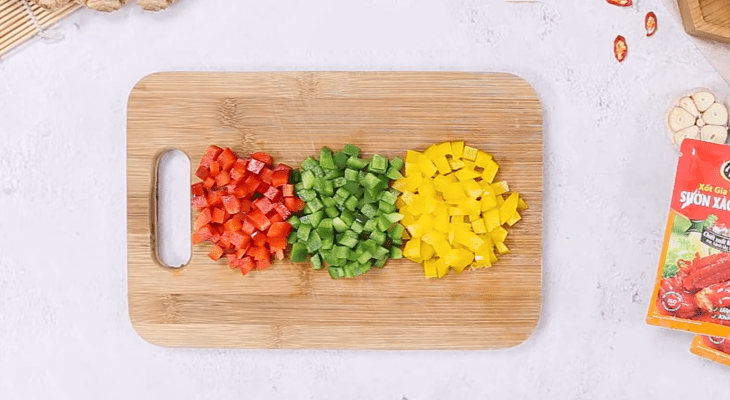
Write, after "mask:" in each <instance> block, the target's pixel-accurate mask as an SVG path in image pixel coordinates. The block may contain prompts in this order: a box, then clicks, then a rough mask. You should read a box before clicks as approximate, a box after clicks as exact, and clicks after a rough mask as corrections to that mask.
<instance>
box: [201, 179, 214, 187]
mask: <svg viewBox="0 0 730 400" xmlns="http://www.w3.org/2000/svg"><path fill="white" fill-rule="evenodd" d="M213 186H215V179H213V178H211V177H207V178H206V179H205V182H203V187H204V188H206V189H208V190H210V189H211V188H213Z"/></svg>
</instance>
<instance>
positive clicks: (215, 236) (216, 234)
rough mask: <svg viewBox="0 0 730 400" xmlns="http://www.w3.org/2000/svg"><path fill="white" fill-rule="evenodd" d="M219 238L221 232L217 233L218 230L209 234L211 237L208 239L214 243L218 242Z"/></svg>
mask: <svg viewBox="0 0 730 400" xmlns="http://www.w3.org/2000/svg"><path fill="white" fill-rule="evenodd" d="M220 240H221V234H220V233H218V232H215V233H214V234H213V236H211V238H210V241H211V242H213V243H216V244H217V243H218V242H220Z"/></svg>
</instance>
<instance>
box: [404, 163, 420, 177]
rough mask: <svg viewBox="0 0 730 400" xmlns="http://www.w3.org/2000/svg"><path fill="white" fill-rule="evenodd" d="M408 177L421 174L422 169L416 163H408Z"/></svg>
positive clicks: (406, 170)
mask: <svg viewBox="0 0 730 400" xmlns="http://www.w3.org/2000/svg"><path fill="white" fill-rule="evenodd" d="M405 172H406V176H409V175H413V174H419V173H421V167H419V166H418V164H416V163H406V167H405Z"/></svg>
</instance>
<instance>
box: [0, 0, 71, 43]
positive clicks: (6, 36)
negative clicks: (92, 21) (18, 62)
mask: <svg viewBox="0 0 730 400" xmlns="http://www.w3.org/2000/svg"><path fill="white" fill-rule="evenodd" d="M28 5H29V6H30V9H31V11H32V12H33V14H34V15H35V18H36V20H37V21H38V24H40V26H41V27H42V29H46V28H48V27H49V26H51V25H53V24H54V23H56V22H57V21H59V20H60V19H62V18H64V17H66V16H67V15H69V14H71V13H72V12H73V11H75V10H76V9H78V8H79V7H80V5H78V4H76V3H73V2H71V3H69V4H68V5H66V6H64V7H62V8H61V9H59V10H56V11H54V12H48V11H46V10H44V9H43V8H41V7H40V6H38V5H37V4H35V3H33V2H28ZM38 32H39V29H38V25H37V24H36V23H35V22H34V21H33V18H31V16H30V14H29V13H28V9H27V8H26V6H25V4H24V3H23V1H22V0H0V56H2V55H4V54H6V53H7V52H9V51H10V50H12V49H14V48H15V47H17V46H19V45H20V44H21V43H23V42H25V41H26V40H28V39H30V38H32V37H33V36H35V35H36V34H37V33H38Z"/></svg>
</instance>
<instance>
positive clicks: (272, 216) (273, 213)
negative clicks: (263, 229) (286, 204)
mask: <svg viewBox="0 0 730 400" xmlns="http://www.w3.org/2000/svg"><path fill="white" fill-rule="evenodd" d="M268 217H269V221H271V223H272V224H273V223H274V222H284V218H281V215H279V213H277V212H276V210H272V211H271V212H270V213H269V215H268Z"/></svg>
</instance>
